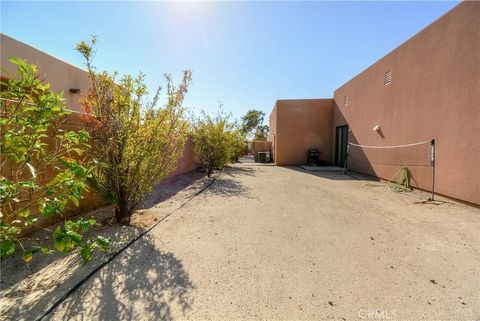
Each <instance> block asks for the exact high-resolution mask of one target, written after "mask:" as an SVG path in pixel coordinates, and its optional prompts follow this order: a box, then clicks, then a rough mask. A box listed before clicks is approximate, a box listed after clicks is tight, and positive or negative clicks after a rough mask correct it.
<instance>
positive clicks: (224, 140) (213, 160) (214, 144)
mask: <svg viewBox="0 0 480 321" xmlns="http://www.w3.org/2000/svg"><path fill="white" fill-rule="evenodd" d="M192 136H193V142H194V152H195V155H196V158H197V161H198V162H199V163H200V165H202V166H203V168H205V170H206V171H207V175H208V176H209V177H210V175H211V174H212V173H213V170H214V169H222V168H223V167H225V166H226V165H227V164H229V163H230V162H232V161H234V160H235V159H237V158H238V157H239V156H241V154H243V150H244V148H245V145H243V144H242V143H243V142H245V140H244V139H245V136H244V134H243V133H242V132H241V131H239V130H236V129H235V124H234V123H233V122H231V121H230V116H229V115H226V114H225V113H223V112H222V111H221V110H220V111H219V112H218V114H217V115H215V116H212V115H208V114H206V113H205V112H202V115H201V116H200V117H199V118H198V119H197V120H196V122H195V124H194V125H193V134H192Z"/></svg>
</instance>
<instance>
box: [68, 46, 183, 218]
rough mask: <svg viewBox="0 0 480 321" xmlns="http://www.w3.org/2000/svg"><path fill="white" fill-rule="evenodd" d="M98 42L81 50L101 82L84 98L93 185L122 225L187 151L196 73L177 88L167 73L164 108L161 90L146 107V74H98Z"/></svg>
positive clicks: (81, 47)
mask: <svg viewBox="0 0 480 321" xmlns="http://www.w3.org/2000/svg"><path fill="white" fill-rule="evenodd" d="M95 43H96V38H95V37H94V38H93V39H92V41H91V42H90V43H87V42H85V41H82V42H80V43H79V44H77V46H76V50H77V51H78V52H80V54H82V55H83V57H84V58H85V64H86V66H87V68H88V71H89V75H90V78H91V81H92V83H95V84H96V86H94V87H92V88H91V90H90V92H89V93H88V95H87V96H85V97H84V98H83V100H82V102H83V104H84V106H85V109H86V110H87V112H88V117H87V118H88V119H89V121H90V125H91V128H92V130H91V131H90V134H91V137H90V141H91V143H92V150H91V152H92V154H93V155H94V157H95V158H96V159H97V160H98V165H99V166H97V167H96V168H95V170H94V171H92V172H91V173H90V174H91V175H90V177H89V178H88V181H89V183H90V184H91V186H92V187H94V189H95V190H96V192H97V193H98V195H99V196H100V197H102V198H103V199H104V200H106V201H107V202H109V203H112V204H114V205H115V206H116V208H117V211H116V216H117V221H118V222H127V221H128V218H129V216H130V215H131V213H132V211H133V210H134V208H135V206H136V205H137V204H138V203H139V201H140V200H141V198H142V197H143V195H144V194H145V193H146V192H148V191H150V190H151V189H152V187H153V186H154V184H157V183H159V182H160V181H161V180H163V179H165V178H166V177H167V176H168V174H170V173H171V172H172V171H174V170H175V166H176V163H177V160H178V159H179V157H180V156H181V154H182V152H183V147H184V144H185V142H186V140H187V134H188V122H187V120H186V115H185V114H186V113H185V110H184V108H183V107H182V103H183V99H184V97H185V94H186V93H187V90H188V87H189V84H190V82H191V76H192V73H191V71H188V70H187V71H185V72H184V74H183V78H182V80H181V81H180V83H179V84H177V85H175V84H174V83H173V80H172V77H171V76H170V75H165V80H166V83H167V85H166V86H165V88H166V96H167V97H166V99H165V101H166V103H165V104H164V105H163V106H157V105H158V102H159V101H160V99H159V97H160V90H157V91H156V93H155V95H154V98H153V101H152V102H151V103H144V102H145V101H147V100H148V88H147V86H146V84H145V75H143V74H142V73H139V74H138V75H137V76H132V75H125V76H123V77H119V76H118V74H117V73H115V72H114V73H108V72H102V73H98V72H96V70H95V67H94V66H93V65H92V58H93V53H94V52H95V49H94V46H95ZM79 135H83V134H82V133H79ZM103 163H104V164H106V166H101V164H103Z"/></svg>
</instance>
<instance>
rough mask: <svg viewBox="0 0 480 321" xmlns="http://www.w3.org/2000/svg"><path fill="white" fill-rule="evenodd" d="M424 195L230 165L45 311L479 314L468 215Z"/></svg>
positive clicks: (112, 316) (193, 315) (326, 316)
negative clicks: (148, 232)
mask: <svg viewBox="0 0 480 321" xmlns="http://www.w3.org/2000/svg"><path fill="white" fill-rule="evenodd" d="M427 198H428V195H427V194H424V193H423V194H422V193H419V192H413V193H402V194H400V193H395V192H392V191H390V190H388V189H387V187H386V186H385V185H384V184H382V183H379V182H374V181H370V180H367V179H365V178H364V177H361V176H349V175H343V174H341V173H312V172H306V171H303V170H301V169H299V168H298V167H291V168H287V167H275V166H259V165H252V164H250V165H249V164H239V165H237V166H235V167H233V168H230V169H229V170H227V171H226V172H225V173H223V174H222V175H221V176H220V178H219V179H217V181H216V182H215V183H214V184H213V185H212V186H211V187H210V188H209V189H208V190H206V191H205V192H204V193H202V194H200V195H199V196H197V197H196V198H194V199H193V200H192V201H191V202H189V203H188V204H187V205H186V206H184V207H183V208H181V209H180V210H178V211H177V212H175V213H174V215H172V216H170V217H169V218H168V219H167V220H166V221H164V222H162V223H161V224H159V225H158V226H157V227H156V228H155V229H154V230H153V231H152V233H150V234H148V236H147V237H145V238H143V239H142V240H141V241H139V242H137V243H136V244H135V245H134V246H132V247H131V248H130V249H129V250H127V251H126V252H124V253H123V254H122V255H120V256H119V257H118V258H117V259H115V260H114V261H113V262H112V263H111V264H109V265H108V266H107V267H106V268H104V269H102V270H101V271H100V272H99V273H97V274H96V275H95V276H94V277H93V278H92V279H91V280H90V281H88V282H87V283H86V284H84V285H83V286H82V287H81V288H80V289H79V290H77V291H76V292H75V293H74V294H73V295H72V296H71V297H70V298H69V299H67V300H66V301H65V302H64V303H63V304H62V305H60V306H59V307H58V308H57V309H56V310H55V312H54V313H53V314H51V315H50V318H51V319H54V320H66V319H69V320H184V319H187V320H379V319H380V320H398V321H400V320H405V321H406V320H431V321H433V320H442V321H443V320H455V321H466V320H472V321H473V320H475V321H477V320H480V211H479V210H478V209H475V208H472V207H468V206H464V205H461V204H458V203H452V202H445V203H439V204H437V205H433V204H424V203H422V202H421V201H422V200H425V199H427ZM149 211H150V214H152V215H158V216H159V217H160V216H161V215H162V213H161V211H160V209H155V208H152V209H151V210H149ZM155 211H158V213H157V212H155Z"/></svg>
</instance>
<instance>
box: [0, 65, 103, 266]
mask: <svg viewBox="0 0 480 321" xmlns="http://www.w3.org/2000/svg"><path fill="white" fill-rule="evenodd" d="M10 62H12V63H13V64H14V65H16V67H17V69H18V72H17V73H16V74H13V75H10V77H9V80H6V81H2V83H1V86H2V90H1V93H0V97H1V118H0V122H1V123H0V124H1V134H0V158H1V175H0V208H1V212H0V257H4V256H8V255H11V254H13V253H14V252H15V251H16V250H17V248H18V247H20V248H21V249H22V250H23V258H24V260H25V261H27V262H29V261H30V260H31V259H32V255H33V254H34V253H37V252H51V251H52V249H56V250H58V251H60V252H64V253H68V252H70V251H72V250H73V249H78V250H79V251H80V253H81V254H82V257H83V259H84V260H85V261H87V260H89V259H90V257H91V255H92V252H93V250H94V249H95V248H98V247H100V248H102V249H107V247H108V246H109V245H110V243H109V241H108V240H107V239H105V238H102V237H99V238H97V239H86V238H84V237H83V236H82V233H84V232H86V231H88V230H89V229H90V228H91V226H92V225H94V224H95V220H94V219H79V220H76V221H73V220H66V221H64V226H63V227H57V228H56V229H55V231H54V232H53V233H52V240H53V242H52V243H53V244H45V242H43V243H40V242H35V241H33V240H30V241H29V242H24V240H25V238H20V235H22V232H23V231H24V230H25V228H28V227H31V226H32V225H33V224H35V222H36V221H37V219H38V217H37V216H38V215H41V216H43V217H45V218H48V217H51V216H55V215H56V216H58V215H63V214H64V213H65V211H66V210H67V209H68V208H69V207H71V206H76V207H78V206H79V202H80V200H81V198H82V195H83V193H84V192H85V191H86V190H87V183H86V180H87V179H88V177H89V176H90V175H91V173H92V171H93V166H91V164H89V163H86V162H85V161H84V160H83V159H82V157H83V155H84V154H85V153H86V152H87V151H88V149H89V145H88V140H89V133H88V132H87V131H85V130H79V131H73V130H62V129H61V125H62V122H63V121H64V120H65V117H66V116H67V115H68V114H69V112H68V111H67V110H65V105H64V101H63V99H62V98H63V97H62V94H61V93H60V94H57V93H54V92H52V90H51V89H50V85H49V84H48V83H44V82H42V81H41V80H40V79H39V78H38V77H37V68H36V66H35V65H32V64H28V63H27V62H26V61H24V60H21V59H18V58H10ZM27 244H28V245H27Z"/></svg>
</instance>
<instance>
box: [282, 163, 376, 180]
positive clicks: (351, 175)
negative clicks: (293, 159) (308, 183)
mask: <svg viewBox="0 0 480 321" xmlns="http://www.w3.org/2000/svg"><path fill="white" fill-rule="evenodd" d="M282 167H283V168H286V169H289V170H292V171H296V172H301V173H305V174H309V175H313V176H317V177H321V178H325V179H331V180H335V181H352V180H363V181H370V182H379V181H380V180H379V179H376V178H375V177H371V176H366V175H363V174H360V173H356V172H352V171H347V173H346V174H344V173H343V172H327V171H325V172H323V171H308V170H306V169H303V168H301V167H300V166H282Z"/></svg>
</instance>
